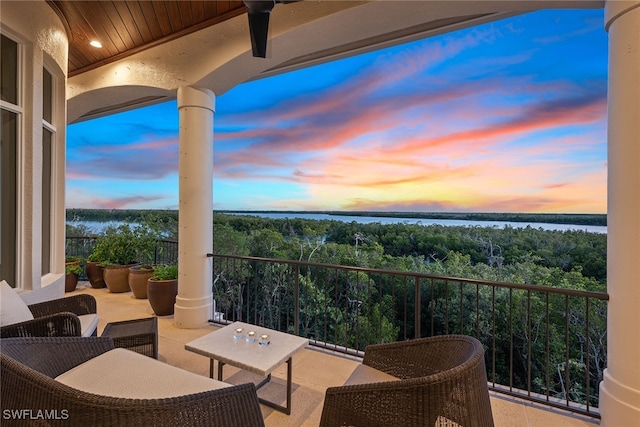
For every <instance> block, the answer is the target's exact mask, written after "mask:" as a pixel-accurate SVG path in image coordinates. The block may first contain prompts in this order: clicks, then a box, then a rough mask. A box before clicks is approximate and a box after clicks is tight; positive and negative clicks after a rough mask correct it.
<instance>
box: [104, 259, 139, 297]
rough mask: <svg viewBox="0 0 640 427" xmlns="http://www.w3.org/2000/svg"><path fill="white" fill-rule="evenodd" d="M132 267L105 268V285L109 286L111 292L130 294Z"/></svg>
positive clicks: (116, 266)
mask: <svg viewBox="0 0 640 427" xmlns="http://www.w3.org/2000/svg"><path fill="white" fill-rule="evenodd" d="M133 265H135V264H130V265H115V266H108V267H105V268H104V283H106V284H107V288H109V292H113V293H122V292H129V291H131V288H130V287H129V267H132V266H133Z"/></svg>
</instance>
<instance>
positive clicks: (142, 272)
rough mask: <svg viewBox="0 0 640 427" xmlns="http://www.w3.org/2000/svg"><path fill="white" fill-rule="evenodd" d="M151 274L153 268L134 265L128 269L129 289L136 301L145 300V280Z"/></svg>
mask: <svg viewBox="0 0 640 427" xmlns="http://www.w3.org/2000/svg"><path fill="white" fill-rule="evenodd" d="M152 274H153V266H151V265H136V266H133V267H129V287H130V288H131V292H133V296H134V297H136V298H138V299H146V298H147V280H149V277H151V275H152Z"/></svg>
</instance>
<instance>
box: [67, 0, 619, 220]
mask: <svg viewBox="0 0 640 427" xmlns="http://www.w3.org/2000/svg"><path fill="white" fill-rule="evenodd" d="M606 87H607V35H606V32H605V31H604V28H603V11H602V10H579V11H578V10H575V11H560V10H549V11H542V12H534V13H530V14H526V15H521V16H516V17H513V18H510V19H506V20H502V21H496V22H493V23H489V24H485V25H481V26H478V27H474V28H470V29H466V30H461V31H457V32H454V33H449V34H444V35H441V36H438V37H433V38H429V39H425V40H421V41H416V42H412V43H408V44H404V45H400V46H396V47H392V48H389V49H385V50H380V51H377V52H371V53H367V54H364V55H360V56H357V57H352V58H348V59H344V60H340V61H336V62H332V63H329V64H324V65H320V66H316V67H313V68H309V69H305V70H300V71H296V72H292V73H288V74H283V75H279V76H276V77H271V78H268V79H261V80H256V81H253V82H250V83H245V84H243V85H240V86H237V87H235V88H233V89H232V90H230V91H229V92H227V93H225V94H222V95H219V96H218V97H217V99H216V114H215V117H214V159H213V162H214V179H213V183H214V208H215V209H233V210H376V211H402V212H435V211H453V212H548V213H552V212H558V213H606V163H607V159H606V154H607V149H606V118H607V117H606V114H607V113H606ZM66 200H67V201H66V204H67V207H69V208H96V209H97V208H109V209H112V208H113V209H177V206H178V112H177V108H176V103H175V101H173V102H167V103H163V104H158V105H154V106H151V107H146V108H142V109H138V110H134V111H129V112H126V113H120V114H116V115H112V116H109V117H104V118H100V119H96V120H92V121H87V122H81V123H78V124H74V125H70V126H69V127H68V132H67V196H66Z"/></svg>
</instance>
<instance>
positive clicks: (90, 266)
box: [84, 261, 107, 289]
mask: <svg viewBox="0 0 640 427" xmlns="http://www.w3.org/2000/svg"><path fill="white" fill-rule="evenodd" d="M84 269H85V271H86V272H87V278H88V279H89V283H90V284H91V287H92V288H95V289H100V288H104V287H106V286H107V285H106V284H105V283H104V276H103V272H102V270H103V268H102V267H101V266H100V265H98V263H97V262H95V261H87V265H86V266H85V268H84Z"/></svg>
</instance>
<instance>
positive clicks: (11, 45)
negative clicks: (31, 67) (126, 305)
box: [0, 36, 18, 104]
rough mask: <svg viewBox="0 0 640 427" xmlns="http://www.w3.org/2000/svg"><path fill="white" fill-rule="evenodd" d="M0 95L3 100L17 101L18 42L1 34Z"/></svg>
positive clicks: (14, 102)
mask: <svg viewBox="0 0 640 427" xmlns="http://www.w3.org/2000/svg"><path fill="white" fill-rule="evenodd" d="M0 55H1V58H2V61H0V95H1V97H2V100H3V101H6V102H9V103H11V104H17V103H18V43H16V42H14V41H13V40H11V39H10V38H8V37H5V36H2V41H1V42H0Z"/></svg>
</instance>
